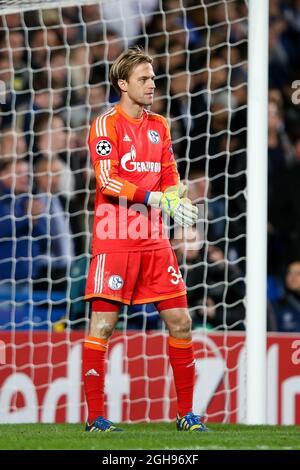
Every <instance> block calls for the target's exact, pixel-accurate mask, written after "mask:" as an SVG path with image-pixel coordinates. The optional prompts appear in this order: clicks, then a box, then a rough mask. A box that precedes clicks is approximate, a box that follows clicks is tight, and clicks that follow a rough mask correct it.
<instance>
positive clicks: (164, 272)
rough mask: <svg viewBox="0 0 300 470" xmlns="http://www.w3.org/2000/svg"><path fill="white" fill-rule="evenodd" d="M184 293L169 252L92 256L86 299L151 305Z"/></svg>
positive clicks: (172, 253)
mask: <svg viewBox="0 0 300 470" xmlns="http://www.w3.org/2000/svg"><path fill="white" fill-rule="evenodd" d="M185 293H186V289H185V284H184V281H183V279H182V276H181V273H180V270H179V267H178V264H177V259H176V255H175V253H174V251H173V250H172V248H164V249H161V250H152V251H137V252H135V251H134V252H127V253H102V254H100V255H97V256H94V257H93V259H92V261H91V265H90V270H89V275H88V279H87V283H86V290H85V299H86V300H93V299H97V297H98V298H99V297H102V298H104V299H111V300H115V301H118V302H122V303H124V304H128V305H129V304H143V303H152V302H156V301H159V300H164V299H171V298H173V297H179V296H181V295H184V294H185Z"/></svg>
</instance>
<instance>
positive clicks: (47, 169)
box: [36, 160, 63, 194]
mask: <svg viewBox="0 0 300 470" xmlns="http://www.w3.org/2000/svg"><path fill="white" fill-rule="evenodd" d="M62 171H63V167H62V164H61V162H60V161H59V160H53V161H52V162H51V161H50V162H49V163H45V164H44V165H41V167H40V168H39V169H38V171H37V174H36V181H37V185H38V189H39V191H41V192H43V193H49V192H50V193H52V194H56V193H57V192H58V191H59V189H60V184H61V175H62Z"/></svg>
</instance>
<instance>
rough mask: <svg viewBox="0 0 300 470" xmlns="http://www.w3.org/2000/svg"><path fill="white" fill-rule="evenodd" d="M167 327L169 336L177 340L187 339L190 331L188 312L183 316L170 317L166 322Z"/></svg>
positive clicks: (190, 323) (190, 321) (190, 322)
mask: <svg viewBox="0 0 300 470" xmlns="http://www.w3.org/2000/svg"><path fill="white" fill-rule="evenodd" d="M167 326H168V329H169V332H170V335H171V336H175V337H178V338H186V337H189V336H190V334H191V330H192V320H191V317H190V315H189V313H188V311H186V312H185V313H184V314H181V315H178V316H177V315H176V317H175V316H174V318H172V317H171V318H170V319H169V321H167Z"/></svg>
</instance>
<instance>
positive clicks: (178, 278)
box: [168, 266, 183, 285]
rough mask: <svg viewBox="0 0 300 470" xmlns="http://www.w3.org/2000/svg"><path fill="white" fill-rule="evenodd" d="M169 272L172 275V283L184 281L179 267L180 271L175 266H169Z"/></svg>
mask: <svg viewBox="0 0 300 470" xmlns="http://www.w3.org/2000/svg"><path fill="white" fill-rule="evenodd" d="M168 273H170V275H171V279H170V282H172V284H175V285H176V284H179V282H180V281H183V279H182V274H181V272H180V270H179V268H178V271H176V269H175V268H174V266H169V267H168Z"/></svg>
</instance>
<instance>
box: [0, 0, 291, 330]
mask: <svg viewBox="0 0 300 470" xmlns="http://www.w3.org/2000/svg"><path fill="white" fill-rule="evenodd" d="M200 3H201V4H200ZM183 7H184V8H183ZM247 36H248V22H247V2H246V1H244V0H235V1H234V0H233V1H230V2H223V1H215V0H214V1H211V0H207V1H205V2H199V1H196V0H183V1H182V0H162V1H158V0H144V1H143V2H139V1H132V0H131V1H126V0H122V1H121V0H112V1H110V2H103V3H100V4H99V3H97V4H94V5H84V6H74V7H63V8H59V9H44V10H43V9H42V10H39V11H30V12H23V13H11V14H6V15H5V14H4V15H2V16H0V84H1V88H0V130H1V136H0V237H1V238H0V295H14V294H15V293H16V292H21V291H24V292H28V295H32V294H30V292H32V291H35V290H43V291H46V292H48V293H50V292H51V291H53V290H54V291H60V292H62V293H63V294H64V296H65V298H66V299H70V300H71V302H70V304H69V308H68V311H67V314H66V321H65V323H66V324H70V325H71V326H72V327H82V326H84V315H85V311H86V308H85V307H84V304H83V301H82V296H83V292H84V281H85V275H86V272H87V265H88V261H89V253H90V242H91V233H92V221H93V208H94V198H95V179H94V175H93V171H92V169H91V165H90V159H89V154H88V149H87V136H88V131H89V126H90V123H91V121H92V120H93V119H94V118H95V117H96V116H97V115H99V114H100V113H102V112H104V111H105V110H107V109H108V108H109V107H110V106H111V105H112V104H114V103H115V102H116V101H117V100H118V97H117V96H116V94H115V92H114V91H113V89H112V88H110V86H109V69H110V65H111V64H112V62H113V61H114V59H115V58H116V57H117V56H118V55H119V54H120V53H121V52H122V51H123V50H124V48H127V47H128V46H132V45H135V44H138V45H140V46H143V47H144V48H145V50H146V51H148V52H149V54H150V55H152V56H153V57H154V68H155V71H156V76H157V80H156V99H155V102H154V104H153V106H152V111H154V112H157V113H160V114H163V115H165V116H166V117H167V118H168V119H169V122H170V125H171V132H172V137H173V142H174V152H175V155H176V158H177V162H178V168H179V172H180V176H181V178H182V180H184V181H185V182H186V183H187V185H188V191H189V197H190V199H191V200H192V201H193V202H194V203H198V204H201V205H202V207H203V213H204V215H205V219H206V222H205V224H204V225H203V230H202V233H200V232H201V231H200V232H199V230H197V229H196V230H191V231H190V233H189V236H188V237H187V234H185V236H184V234H183V233H180V232H179V231H178V230H177V229H175V231H174V232H173V239H172V244H173V246H174V249H175V251H176V253H177V256H178V260H179V262H180V266H181V269H182V275H183V277H184V279H185V281H186V283H187V287H188V301H189V307H190V311H191V314H192V317H193V324H194V328H213V329H217V330H218V329H219V330H222V329H229V330H244V329H245V264H246V259H245V242H246V146H247V142H246V130H247ZM269 46H270V47H269V134H268V169H269V172H268V173H269V181H268V205H269V223H268V311H267V318H268V329H269V330H270V331H287V332H289V331H298V332H299V331H300V208H299V207H300V206H299V200H300V194H299V192H300V133H299V130H298V128H299V126H298V123H299V121H300V106H299V103H300V55H299V53H298V50H299V46H300V1H299V0H290V1H289V0H284V1H283V0H270V31H269ZM297 87H298V88H299V92H298V91H297ZM258 119H259V116H258ZM248 262H251V260H248ZM141 308H142V307H141ZM143 312H144V313H143V315H142V317H141V316H140V315H139V314H138V312H137V310H136V308H135V309H129V311H128V312H127V313H126V315H125V314H124V315H123V316H122V317H121V322H124V321H125V322H126V325H127V327H128V328H136V327H141V326H143V327H145V328H148V329H149V328H156V327H159V326H160V321H159V318H158V316H157V314H156V313H155V311H154V310H153V309H152V308H151V306H150V307H149V306H148V307H147V308H146V307H143Z"/></svg>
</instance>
